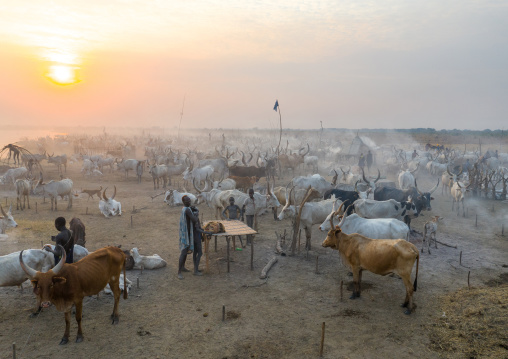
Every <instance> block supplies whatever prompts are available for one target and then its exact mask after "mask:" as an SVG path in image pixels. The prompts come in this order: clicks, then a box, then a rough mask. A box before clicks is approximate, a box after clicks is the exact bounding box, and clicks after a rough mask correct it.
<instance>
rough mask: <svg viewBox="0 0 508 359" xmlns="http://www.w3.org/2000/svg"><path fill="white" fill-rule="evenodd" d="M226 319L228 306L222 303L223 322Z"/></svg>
mask: <svg viewBox="0 0 508 359" xmlns="http://www.w3.org/2000/svg"><path fill="white" fill-rule="evenodd" d="M225 321H226V306H225V305H222V322H223V323H224V322H225Z"/></svg>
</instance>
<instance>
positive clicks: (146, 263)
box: [131, 248, 167, 269]
mask: <svg viewBox="0 0 508 359" xmlns="http://www.w3.org/2000/svg"><path fill="white" fill-rule="evenodd" d="M131 254H132V257H133V258H134V268H136V269H141V268H143V269H158V268H162V267H165V266H166V265H167V263H166V261H165V260H164V259H162V258H161V256H160V255H158V254H154V255H152V256H144V255H141V254H139V251H138V249H137V248H132V249H131Z"/></svg>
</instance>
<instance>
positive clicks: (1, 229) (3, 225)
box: [0, 204, 18, 234]
mask: <svg viewBox="0 0 508 359" xmlns="http://www.w3.org/2000/svg"><path fill="white" fill-rule="evenodd" d="M0 211H1V213H2V216H3V217H0V234H5V230H6V229H7V228H9V227H14V228H16V227H17V226H18V224H17V223H16V221H15V220H14V218H13V217H12V204H11V206H10V207H9V211H8V212H7V213H5V211H4V209H3V207H2V205H1V204H0Z"/></svg>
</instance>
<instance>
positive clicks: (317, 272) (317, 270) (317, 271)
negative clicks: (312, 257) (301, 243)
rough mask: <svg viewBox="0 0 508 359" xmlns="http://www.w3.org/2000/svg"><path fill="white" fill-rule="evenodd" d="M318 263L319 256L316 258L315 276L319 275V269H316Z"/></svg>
mask: <svg viewBox="0 0 508 359" xmlns="http://www.w3.org/2000/svg"><path fill="white" fill-rule="evenodd" d="M318 263H319V256H316V274H319V269H318V268H319V267H318V265H319V264H318Z"/></svg>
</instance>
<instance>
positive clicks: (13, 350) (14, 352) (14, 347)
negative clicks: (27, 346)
mask: <svg viewBox="0 0 508 359" xmlns="http://www.w3.org/2000/svg"><path fill="white" fill-rule="evenodd" d="M12 359H16V343H15V342H14V343H12Z"/></svg>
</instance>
